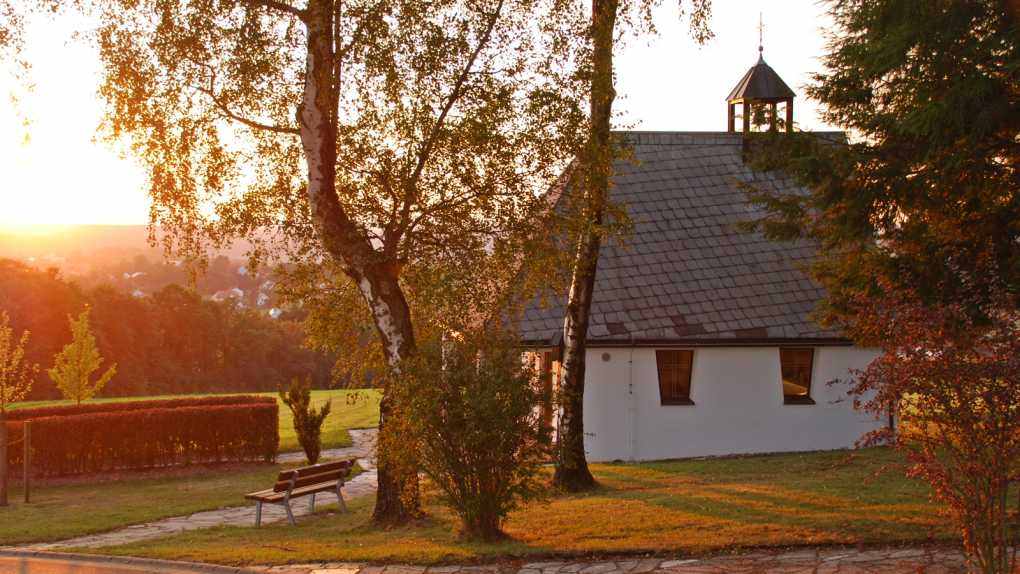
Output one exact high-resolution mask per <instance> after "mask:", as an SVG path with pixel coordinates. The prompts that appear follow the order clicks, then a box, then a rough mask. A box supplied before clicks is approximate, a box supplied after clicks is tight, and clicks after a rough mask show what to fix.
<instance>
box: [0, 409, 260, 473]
mask: <svg viewBox="0 0 1020 574" xmlns="http://www.w3.org/2000/svg"><path fill="white" fill-rule="evenodd" d="M233 398H234V399H237V398H238V397H233ZM255 398H258V399H259V400H254V401H253V400H248V399H249V397H245V398H244V400H242V401H240V402H239V404H206V405H199V406H182V404H185V403H186V402H187V401H188V400H187V399H185V400H181V401H139V402H134V403H111V405H112V404H116V405H125V404H126V405H132V406H134V407H135V408H133V409H125V408H123V407H118V408H115V409H112V410H110V411H107V412H86V413H79V414H70V415H65V416H43V417H39V418H36V417H31V420H32V451H33V455H32V470H33V474H34V475H35V476H56V475H70V474H86V473H95V472H103V471H111V470H126V469H143V468H154V467H164V466H171V465H181V464H193V463H205V462H226V461H266V462H269V461H272V460H274V459H275V458H276V450H277V447H278V446H279V440H280V437H279V427H278V424H279V423H278V420H279V412H278V407H277V405H276V401H275V400H274V399H272V398H269V397H255ZM222 399H223V397H220V398H218V400H217V402H223V401H222ZM192 400H195V399H192ZM152 403H162V404H164V405H165V404H167V403H173V406H172V407H170V408H167V407H162V408H141V409H139V408H137V407H138V406H139V405H149V404H152ZM89 406H90V407H92V406H100V405H89ZM102 406H105V405H102ZM33 410H36V409H33ZM39 410H51V409H50V408H47V409H39ZM7 425H8V434H9V442H17V441H20V439H21V437H22V428H23V424H22V422H21V421H8V423H7ZM21 455H22V447H21V445H20V444H17V445H15V446H13V447H12V448H10V449H9V450H8V463H9V465H10V468H11V470H12V471H16V470H20V469H21Z"/></svg>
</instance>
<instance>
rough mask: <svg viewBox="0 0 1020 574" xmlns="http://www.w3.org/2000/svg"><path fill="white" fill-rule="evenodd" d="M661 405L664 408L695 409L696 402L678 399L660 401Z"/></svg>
mask: <svg viewBox="0 0 1020 574" xmlns="http://www.w3.org/2000/svg"><path fill="white" fill-rule="evenodd" d="M659 404H661V405H662V406H664V407H693V406H694V401H692V400H691V399H677V400H669V401H663V400H660V402H659Z"/></svg>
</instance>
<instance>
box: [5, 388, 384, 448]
mask: <svg viewBox="0 0 1020 574" xmlns="http://www.w3.org/2000/svg"><path fill="white" fill-rule="evenodd" d="M221 394H233V395H236V394H252V395H261V396H266V397H276V401H277V403H279V405H280V452H288V451H295V450H301V447H300V446H299V445H298V442H297V435H295V434H294V422H293V419H292V418H291V414H290V409H288V408H287V407H286V406H285V405H284V404H283V403H282V402H280V399H279V397H278V396H277V394H276V393H221ZM185 396H191V397H195V396H214V394H205V395H159V396H149V397H116V398H97V399H93V401H91V402H97V403H108V402H124V401H142V400H156V399H179V398H184V397H185ZM379 398H380V395H379V391H377V390H375V389H361V390H346V389H333V390H326V391H312V402H313V404H315V406H319V405H322V404H325V403H326V401H329V400H332V401H333V409H332V411H331V412H330V414H329V417H327V418H326V422H325V423H323V425H322V448H338V447H345V446H351V437H350V435H348V434H347V429H352V428H365V427H374V426H377V425H378V424H379ZM70 404H73V401H26V402H22V403H14V404H13V405H11V407H10V408H11V410H14V409H19V408H30V407H40V406H53V405H70Z"/></svg>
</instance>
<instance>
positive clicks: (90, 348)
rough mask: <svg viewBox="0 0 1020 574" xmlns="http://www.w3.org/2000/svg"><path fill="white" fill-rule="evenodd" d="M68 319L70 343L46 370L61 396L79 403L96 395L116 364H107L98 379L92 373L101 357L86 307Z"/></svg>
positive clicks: (115, 368) (100, 362)
mask: <svg viewBox="0 0 1020 574" xmlns="http://www.w3.org/2000/svg"><path fill="white" fill-rule="evenodd" d="M69 319H70V321H71V342H70V343H68V344H67V345H64V348H63V349H62V350H61V351H60V352H59V353H57V355H56V356H55V357H54V358H53V368H51V369H49V370H48V371H46V372H47V373H48V374H49V375H50V378H51V379H53V382H54V383H56V384H57V387H59V388H60V392H61V393H63V395H64V398H65V399H68V400H72V401H75V402H76V403H77V404H79V405H80V404H81V402H82V401H86V400H88V399H91V398H92V397H94V396H96V393H98V392H99V391H100V390H101V389H102V388H103V386H104V385H106V383H108V382H110V379H112V378H113V376H114V375H115V374H117V365H116V364H114V365H112V366H110V368H109V369H107V370H106V372H105V373H103V374H102V375H101V376H100V377H99V378H98V379H96V380H95V381H92V373H94V372H96V371H97V370H99V367H100V366H101V365H102V364H103V358H102V357H101V356H100V355H99V348H98V347H96V338H95V337H94V336H93V335H92V329H91V328H90V327H89V310H88V309H85V310H84V311H82V312H81V315H78V318H77V319H74V318H70V317H69Z"/></svg>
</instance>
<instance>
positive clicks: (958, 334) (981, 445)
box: [851, 282, 1020, 573]
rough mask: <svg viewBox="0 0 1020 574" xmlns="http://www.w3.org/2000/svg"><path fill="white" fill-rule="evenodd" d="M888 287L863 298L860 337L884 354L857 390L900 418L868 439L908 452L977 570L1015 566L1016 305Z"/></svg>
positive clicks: (1019, 450)
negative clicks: (932, 301) (923, 295)
mask: <svg viewBox="0 0 1020 574" xmlns="http://www.w3.org/2000/svg"><path fill="white" fill-rule="evenodd" d="M983 283H984V282H983ZM892 292H893V291H892V290H891V289H890V290H887V292H886V293H887V294H886V295H883V296H880V297H871V298H868V299H859V300H858V303H859V314H858V316H857V321H858V327H859V329H860V335H862V336H863V338H864V339H865V340H867V341H868V342H869V343H873V344H876V345H878V346H880V347H881V349H882V354H881V356H879V357H878V358H877V359H875V360H874V361H873V362H872V363H871V364H870V365H869V366H868V367H867V369H865V370H864V371H860V372H857V373H855V374H856V375H857V378H856V380H855V382H854V383H853V388H852V390H851V395H853V396H854V401H855V406H857V407H858V408H862V409H864V410H866V411H869V412H872V413H874V414H876V415H884V414H885V413H887V412H888V411H889V409H890V408H893V409H895V412H896V416H897V421H898V424H897V428H886V429H883V430H880V431H875V432H873V433H870V434H869V435H867V436H866V437H865V440H864V442H865V443H868V444H877V443H885V442H888V443H891V444H893V445H894V446H895V447H896V448H898V449H900V450H901V451H903V452H904V453H906V455H907V457H908V459H909V461H910V469H909V473H910V474H911V475H912V476H915V477H918V478H921V479H923V480H925V481H927V482H928V483H929V484H931V486H932V487H933V497H934V498H935V499H936V500H937V501H938V502H940V503H943V504H945V506H946V511H947V513H948V514H949V516H950V517H951V518H952V519H953V520H954V521H955V522H956V523H957V524H958V525H959V527H960V529H961V531H962V533H963V542H964V547H965V550H966V551H967V554H968V555H969V559H970V562H971V566H972V567H973V568H974V569H975V570H976V571H979V572H983V573H1006V572H1012V571H1013V567H1014V565H1015V563H1016V552H1015V550H1013V551H1012V553H1011V552H1010V546H1015V545H1016V542H1015V541H1014V540H1012V536H1013V535H1015V534H1016V532H1015V531H1014V532H1013V533H1012V534H1011V528H1010V519H1009V513H1008V508H1009V499H1008V493H1009V485H1010V482H1011V480H1014V479H1016V478H1018V474H1017V473H1018V467H1020V464H1018V461H1020V308H1018V307H1017V305H1016V303H1015V300H1014V299H1011V298H1009V297H1007V296H1005V295H996V296H994V297H992V298H991V299H990V300H991V301H992V303H978V302H977V300H976V299H972V300H964V301H962V302H960V303H956V304H945V305H928V306H926V305H922V304H921V303H919V301H920V298H919V297H918V296H917V295H916V294H912V293H904V292H903V291H900V292H899V293H898V294H897V295H896V296H893V295H889V294H888V293H892ZM987 300H988V299H986V301H987ZM1011 542H1012V544H1011Z"/></svg>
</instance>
